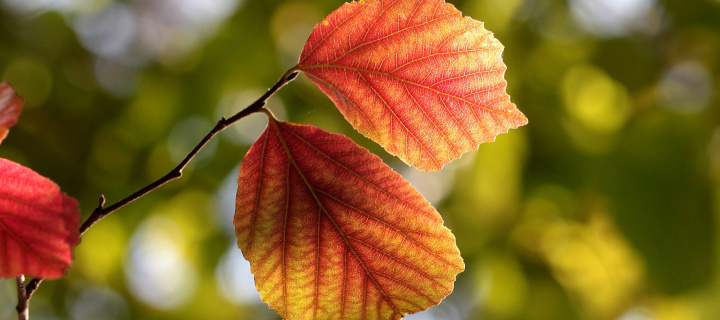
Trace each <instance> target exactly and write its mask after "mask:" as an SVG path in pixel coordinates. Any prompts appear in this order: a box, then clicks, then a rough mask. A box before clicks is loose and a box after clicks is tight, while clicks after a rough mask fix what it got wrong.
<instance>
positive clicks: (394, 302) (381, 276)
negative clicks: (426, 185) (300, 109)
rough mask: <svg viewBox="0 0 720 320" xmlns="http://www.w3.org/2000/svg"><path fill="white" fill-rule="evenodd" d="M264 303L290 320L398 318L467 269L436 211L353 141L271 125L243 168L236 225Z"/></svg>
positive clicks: (447, 288)
mask: <svg viewBox="0 0 720 320" xmlns="http://www.w3.org/2000/svg"><path fill="white" fill-rule="evenodd" d="M234 224H235V228H236V234H237V237H238V246H239V247H240V249H242V252H243V255H244V256H245V258H246V259H248V260H249V261H250V265H251V271H252V272H253V274H254V275H255V286H256V287H257V289H258V291H259V292H260V294H261V296H262V299H263V301H265V302H266V303H268V305H270V307H271V308H273V309H274V310H275V311H277V312H278V314H280V315H281V316H282V317H284V318H286V319H399V318H401V317H402V316H403V315H405V314H407V313H414V312H418V311H421V310H425V309H427V308H429V307H431V306H433V305H436V304H438V303H439V302H440V301H441V300H442V299H443V298H444V297H445V296H447V295H448V294H449V293H450V292H452V289H453V283H454V281H455V277H456V275H457V274H458V273H459V272H461V271H462V270H463V269H464V264H463V261H462V258H461V257H460V254H459V251H458V249H457V246H456V245H455V237H454V236H453V235H452V234H451V233H450V230H448V229H447V228H446V227H444V226H443V220H442V218H441V217H440V215H439V214H438V213H437V211H436V210H435V209H434V208H433V207H432V206H431V205H430V203H429V202H427V201H426V200H425V199H424V198H423V197H422V195H421V194H420V193H418V192H417V191H416V190H415V189H414V188H413V187H412V186H410V184H409V183H408V182H407V181H405V180H404V179H402V177H401V176H400V175H399V174H397V173H396V172H394V171H393V170H392V169H391V168H390V167H388V166H387V165H385V164H384V163H382V161H381V160H380V158H379V157H377V156H375V155H373V154H371V153H369V152H368V151H367V150H365V149H363V148H362V147H360V146H358V145H357V144H355V143H354V142H353V141H352V140H350V139H349V138H347V137H345V136H342V135H338V134H331V133H328V132H325V131H323V130H321V129H319V128H317V127H314V126H309V125H295V124H290V123H286V122H277V121H276V120H271V121H270V123H269V124H268V127H267V129H266V130H265V132H264V133H263V134H262V135H261V136H260V138H259V139H258V140H257V141H256V142H255V144H253V146H252V147H251V149H250V151H249V152H248V154H247V156H246V157H245V159H244V160H243V163H242V166H241V167H240V174H239V178H238V193H237V208H236V214H235V220H234Z"/></svg>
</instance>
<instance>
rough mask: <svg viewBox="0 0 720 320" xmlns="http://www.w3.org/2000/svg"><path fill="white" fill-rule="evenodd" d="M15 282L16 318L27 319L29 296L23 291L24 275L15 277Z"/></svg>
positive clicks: (28, 316) (28, 315)
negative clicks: (16, 296)
mask: <svg viewBox="0 0 720 320" xmlns="http://www.w3.org/2000/svg"><path fill="white" fill-rule="evenodd" d="M15 283H16V284H17V293H18V303H17V307H15V310H17V313H18V320H28V319H29V318H30V314H29V310H28V306H29V305H30V298H29V297H28V295H27V291H25V290H26V289H25V276H19V277H17V278H15Z"/></svg>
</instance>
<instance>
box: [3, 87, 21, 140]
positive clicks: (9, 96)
mask: <svg viewBox="0 0 720 320" xmlns="http://www.w3.org/2000/svg"><path fill="white" fill-rule="evenodd" d="M22 104H23V99H22V98H20V97H19V96H18V95H17V94H16V93H15V89H13V87H12V86H10V84H8V83H7V82H2V83H0V143H2V142H3V140H5V137H7V134H8V131H9V130H10V127H12V126H13V125H14V124H15V122H17V119H18V117H19V116H20V111H21V110H22Z"/></svg>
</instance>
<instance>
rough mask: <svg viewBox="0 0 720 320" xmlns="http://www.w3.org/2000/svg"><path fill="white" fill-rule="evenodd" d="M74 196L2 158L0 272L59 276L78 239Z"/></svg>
mask: <svg viewBox="0 0 720 320" xmlns="http://www.w3.org/2000/svg"><path fill="white" fill-rule="evenodd" d="M79 227H80V213H79V211H78V204H77V202H76V201H75V199H73V198H71V197H69V196H67V195H65V194H64V193H62V192H61V191H60V188H59V187H58V186H57V185H56V184H55V183H53V182H52V181H50V180H49V179H47V178H45V177H43V176H41V175H39V174H38V173H36V172H35V171H33V170H30V169H29V168H26V167H24V166H22V165H19V164H17V163H15V162H12V161H10V160H6V159H2V158H0V278H5V277H17V276H20V275H26V276H35V277H42V278H59V277H62V276H63V274H64V273H65V271H66V270H67V268H68V267H69V266H70V262H72V259H73V256H72V249H73V247H74V246H75V245H76V244H77V243H78V242H79V241H80V236H79V234H78V228H79Z"/></svg>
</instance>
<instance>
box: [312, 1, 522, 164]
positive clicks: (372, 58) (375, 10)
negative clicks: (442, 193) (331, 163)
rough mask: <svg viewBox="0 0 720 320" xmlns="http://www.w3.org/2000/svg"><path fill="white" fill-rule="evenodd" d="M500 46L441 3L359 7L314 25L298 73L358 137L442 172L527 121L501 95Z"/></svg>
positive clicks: (345, 9)
mask: <svg viewBox="0 0 720 320" xmlns="http://www.w3.org/2000/svg"><path fill="white" fill-rule="evenodd" d="M503 48H504V47H503V45H502V44H500V42H499V41H498V40H497V39H495V38H494V37H493V35H492V33H491V32H489V31H487V30H485V29H484V28H483V23H482V22H480V21H477V20H473V19H472V18H469V17H463V16H462V14H461V12H460V11H458V10H457V9H456V8H455V7H454V6H453V5H451V4H448V3H445V1H444V0H397V1H389V0H361V1H359V2H358V1H356V2H352V3H346V4H345V5H343V6H342V7H340V8H339V9H338V10H336V11H334V12H333V13H331V14H330V15H329V16H328V17H327V18H326V19H325V20H323V22H322V23H319V24H318V25H317V26H315V29H314V30H313V32H312V34H311V35H310V39H309V40H308V41H307V43H306V44H305V48H304V49H303V51H302V54H301V55H300V62H299V64H298V69H299V70H302V71H304V72H305V74H306V75H307V76H308V77H309V78H310V80H312V81H313V82H314V83H315V84H316V85H317V86H318V87H319V88H320V89H321V90H322V91H323V92H324V93H325V94H327V95H328V96H329V97H330V99H332V100H333V102H334V103H335V105H336V106H337V107H338V109H340V112H342V114H343V115H344V116H345V118H346V119H347V120H348V121H349V122H350V123H351V124H352V125H353V126H354V127H355V128H356V129H357V130H358V131H360V133H362V134H364V135H365V136H367V137H369V138H370V139H372V140H374V141H375V142H377V143H379V144H380V145H382V146H383V147H384V148H385V149H386V150H387V151H388V152H390V153H392V154H394V155H397V156H398V157H400V159H402V160H403V161H405V162H406V163H409V164H411V165H413V166H416V167H417V168H418V169H421V170H424V171H437V170H440V168H442V166H443V165H444V164H446V163H448V162H450V161H452V160H454V159H456V158H458V157H460V155H462V154H463V153H464V152H466V151H470V150H476V149H477V148H478V146H479V144H480V143H482V142H488V141H493V140H495V136H497V135H498V134H500V133H505V132H507V131H508V129H510V128H517V127H519V126H522V125H525V124H526V123H527V118H525V116H524V115H523V114H522V113H521V112H520V111H519V110H518V109H517V108H516V107H515V105H514V104H513V103H512V102H510V96H509V95H508V94H507V93H506V92H505V87H506V85H507V83H506V82H505V79H504V78H503V75H504V73H505V70H506V68H507V67H506V66H505V64H504V63H503V61H502V51H503Z"/></svg>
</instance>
